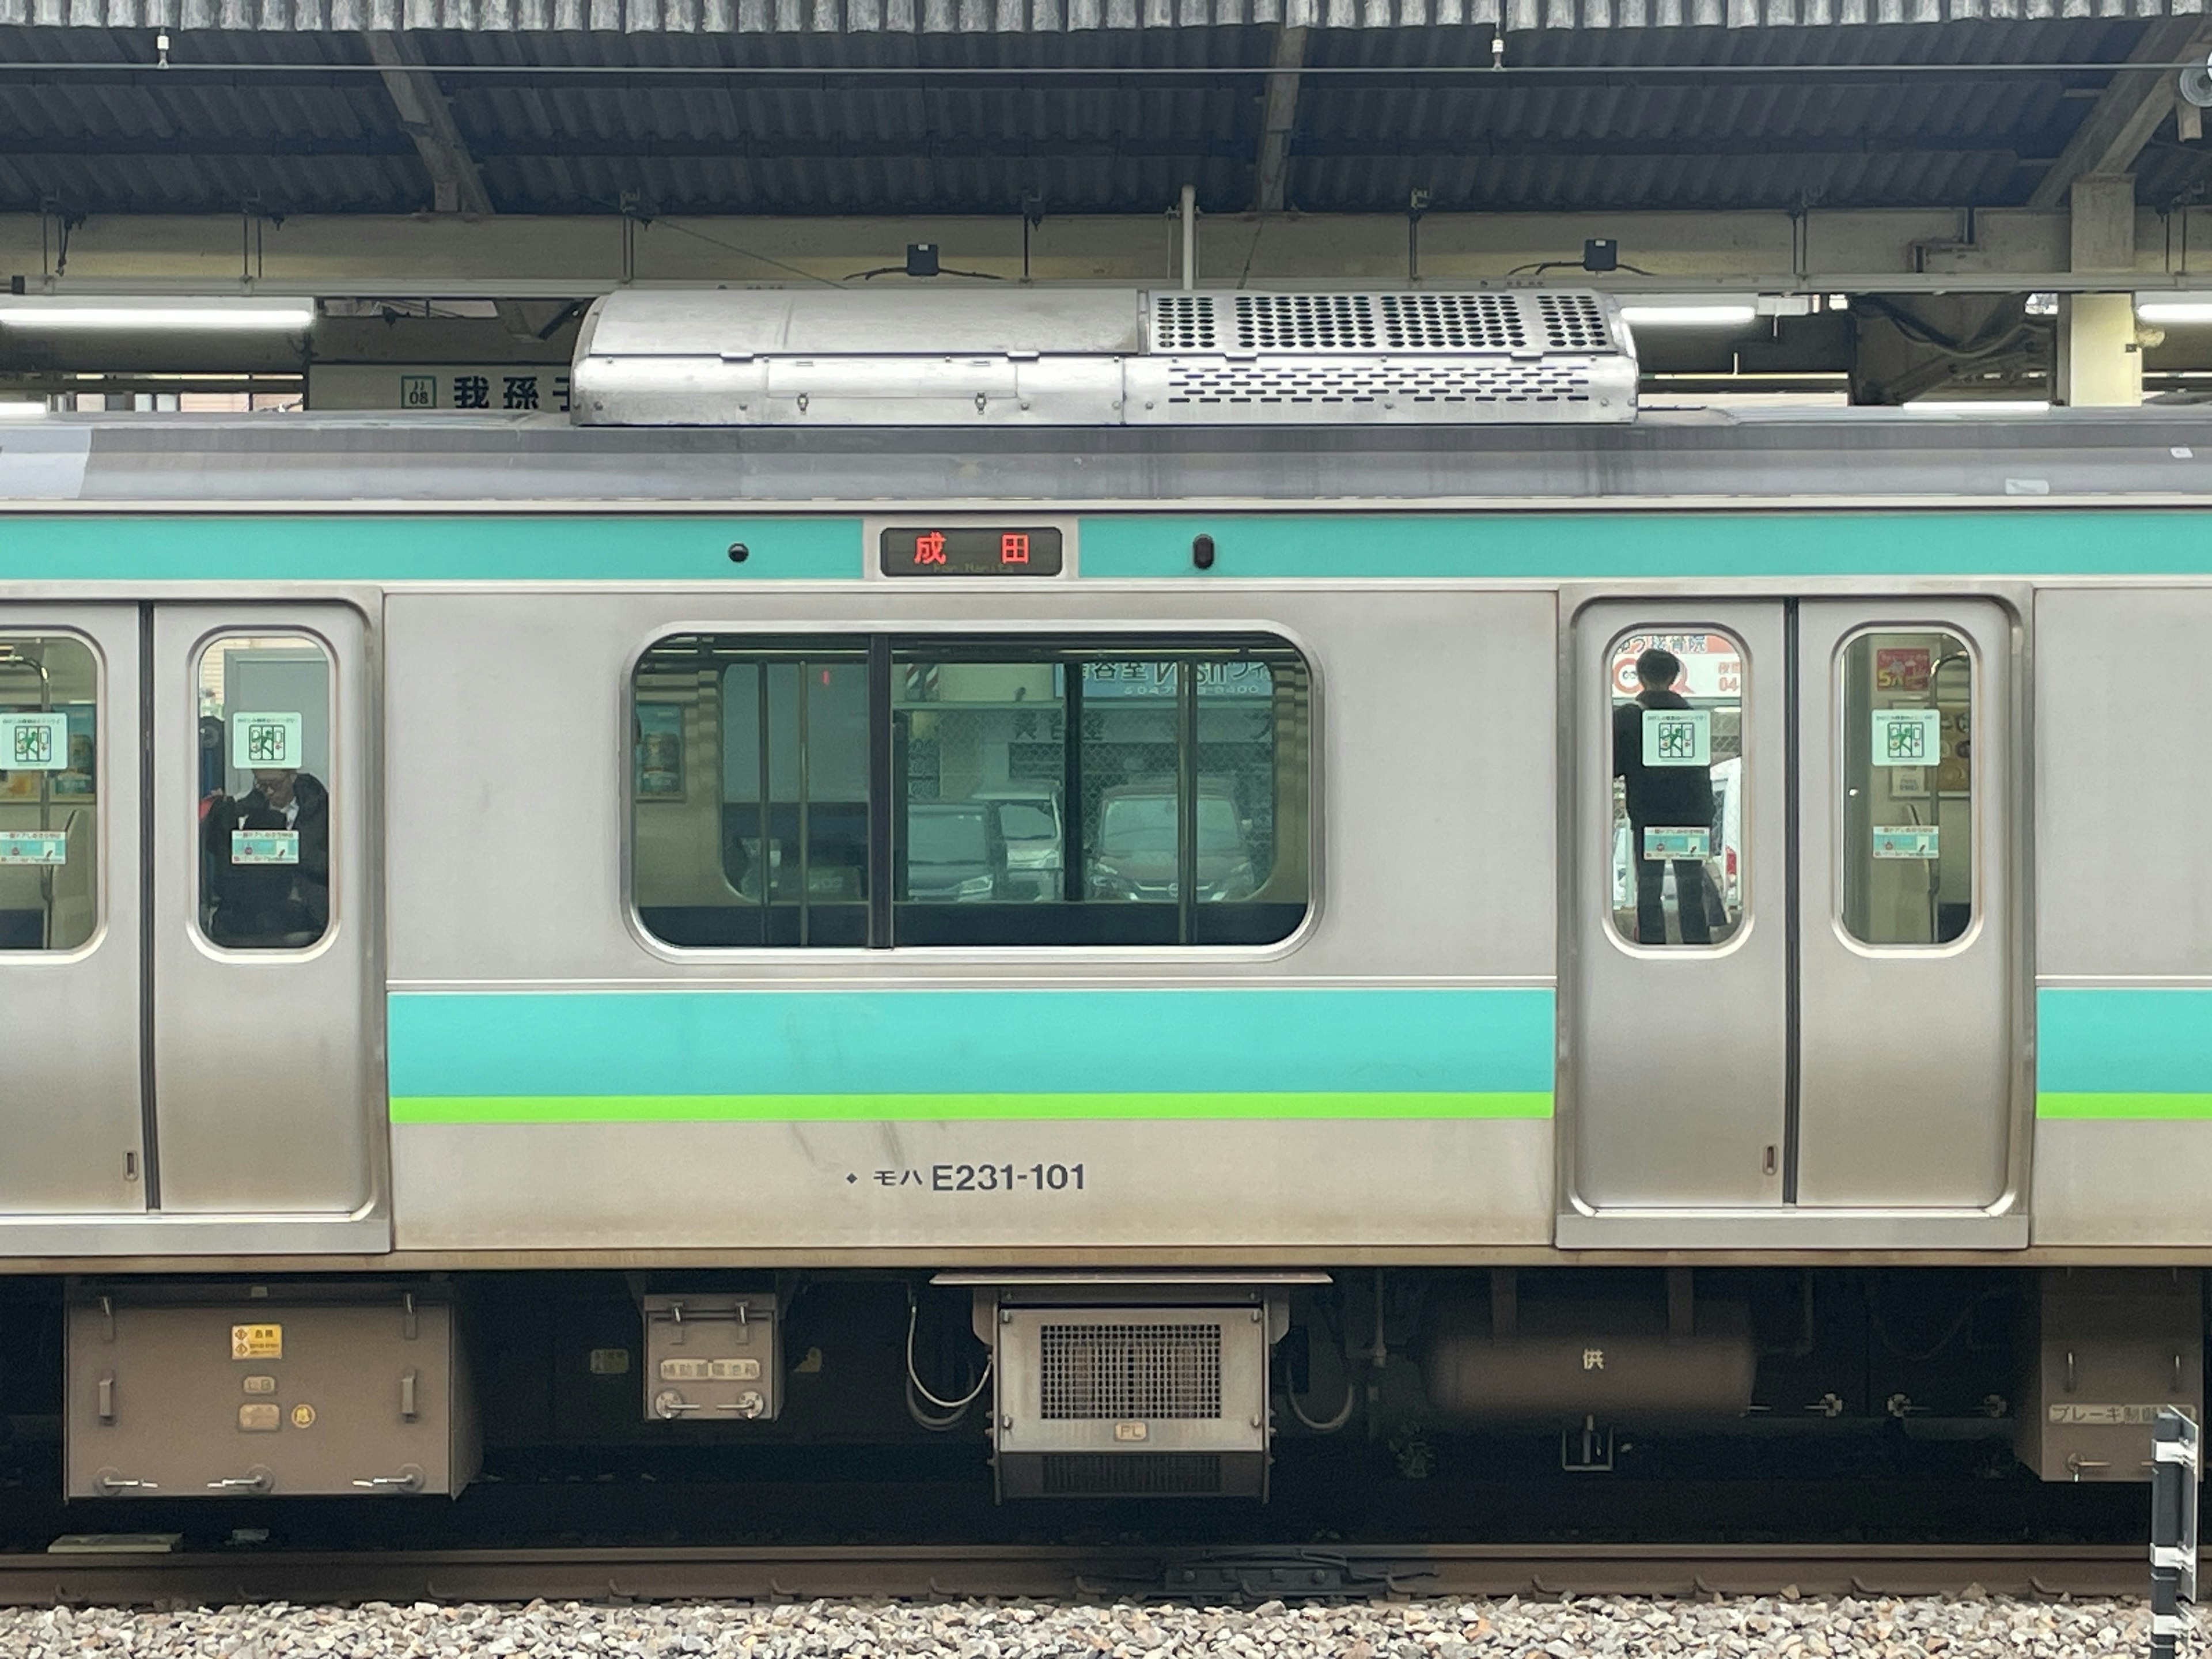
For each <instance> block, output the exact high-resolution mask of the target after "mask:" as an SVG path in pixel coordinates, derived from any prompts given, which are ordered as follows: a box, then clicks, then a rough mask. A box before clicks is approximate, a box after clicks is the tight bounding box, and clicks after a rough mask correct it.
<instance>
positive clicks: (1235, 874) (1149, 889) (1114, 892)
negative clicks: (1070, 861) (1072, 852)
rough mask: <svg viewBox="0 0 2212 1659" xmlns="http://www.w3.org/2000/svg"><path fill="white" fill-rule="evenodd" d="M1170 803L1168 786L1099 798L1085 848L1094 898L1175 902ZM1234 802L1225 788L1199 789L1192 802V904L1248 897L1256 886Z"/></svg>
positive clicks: (1131, 789)
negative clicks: (1195, 820)
mask: <svg viewBox="0 0 2212 1659" xmlns="http://www.w3.org/2000/svg"><path fill="white" fill-rule="evenodd" d="M1090 874H1091V896H1092V897H1093V898H1126V899H1143V900H1147V901H1151V902H1155V903H1163V902H1167V901H1168V900H1170V899H1172V898H1174V897H1175V896H1176V890H1175V887H1176V791H1175V787H1174V786H1173V785H1172V784H1131V785H1127V786H1125V787H1121V788H1115V789H1109V790H1108V791H1106V793H1104V794H1103V795H1101V796H1100V797H1099V798H1098V831H1097V836H1095V837H1094V838H1093V840H1092V842H1091V870H1090ZM1257 886H1258V882H1257V881H1256V880H1255V878H1254V874H1253V870H1252V859H1251V854H1250V853H1249V850H1248V849H1247V848H1246V846H1245V842H1244V825H1243V821H1242V820H1241V819H1240V818H1239V817H1237V802H1236V799H1235V798H1234V797H1233V796H1231V793H1229V791H1228V790H1227V789H1225V788H1208V787H1206V786H1205V785H1204V784H1202V783H1201V785H1200V788H1199V795H1198V898H1199V900H1200V902H1212V901H1216V900H1234V899H1243V898H1249V897H1250V896H1252V893H1253V890H1254V889H1255V888H1256V887H1257Z"/></svg>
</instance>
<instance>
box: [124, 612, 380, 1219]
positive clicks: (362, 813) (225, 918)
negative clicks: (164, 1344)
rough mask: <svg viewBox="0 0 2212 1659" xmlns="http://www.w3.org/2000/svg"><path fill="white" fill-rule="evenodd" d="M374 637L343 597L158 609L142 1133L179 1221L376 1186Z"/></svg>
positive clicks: (324, 1202)
mask: <svg viewBox="0 0 2212 1659" xmlns="http://www.w3.org/2000/svg"><path fill="white" fill-rule="evenodd" d="M367 652H368V629H367V627H366V625H365V623H364V622H363V619H362V616H361V614H360V613H359V612H358V611H355V610H353V609H352V608H351V607H349V606H346V605H272V606H261V607H252V608H246V607H239V606H226V605H164V606H161V607H160V608H159V609H158V610H157V611H156V612H155V628H154V649H153V665H154V673H155V683H156V684H157V686H159V687H160V688H161V690H163V691H165V692H167V693H168V695H167V696H163V697H161V699H160V702H161V710H162V714H163V715H164V716H165V719H164V729H163V730H162V732H161V737H162V738H164V739H165V740H164V741H161V742H160V743H157V744H156V745H155V763H154V775H155V800H156V805H157V809H158V810H157V812H156V815H155V816H156V827H155V832H154V846H155V862H154V871H155V874H154V879H155V914H156V915H157V916H158V918H159V920H160V926H159V927H157V928H156V930H155V945H154V974H153V980H154V1034H155V1058H154V1066H153V1080H154V1092H155V1111H154V1127H155V1139H156V1143H157V1146H158V1149H159V1156H160V1174H161V1206H162V1208H163V1210H164V1211H165V1212H171V1213H178V1214H201V1215H208V1214H213V1215H233V1216H258V1217H267V1218H272V1219H273V1218H277V1217H286V1216H289V1217H308V1216H313V1217H320V1218H327V1219H330V1220H332V1221H338V1220H342V1219H343V1218H346V1217H348V1216H349V1215H353V1214H355V1213H356V1212H362V1211H364V1210H365V1209H366V1208H367V1207H368V1205H369V1204H370V1201H371V1199H372V1196H373V1194H374V1185H375V1182H374V1175H375V1170H374V1159H375V1158H376V1156H377V1145H378V1143H377V1141H376V1139H375V1137H374V1125H375V1123H376V1122H377V1120H378V1118H379V1117H380V1113H379V1112H378V1110H377V1107H378V1105H379V1104H380V1101H381V1097H382V1092H383V1091H382V1086H381V1079H380V1075H379V1066H378V1064H377V1062H378V1060H379V1058H380V1054H381V1052H382V1047H383V1045H382V1043H381V1042H380V1040H379V1035H378V1029H377V1025H378V1022H377V1016H376V1010H377V1007H378V1006H379V1004H380V996H379V994H378V993H379V991H380V987H377V986H376V985H375V984H374V980H373V969H374V962H375V960H376V948H375V937H376V933H377V931H378V929H377V922H376V918H375V915H374V911H373V908H372V902H371V899H372V884H371V883H370V881H369V864H370V860H371V858H372V856H373V847H374V842H373V838H372V837H371V836H370V835H369V833H368V826H369V822H370V820H369V811H368V803H369V801H370V799H372V787H371V782H370V766H369V749H368V696H367V688H368V665H367V662H366V657H367Z"/></svg>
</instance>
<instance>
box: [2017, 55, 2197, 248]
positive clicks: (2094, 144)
mask: <svg viewBox="0 0 2212 1659" xmlns="http://www.w3.org/2000/svg"><path fill="white" fill-rule="evenodd" d="M2208 52H2212V22H2207V21H2205V20H2204V19H2203V18H2201V17H2166V18H2161V19H2160V20H2159V21H2156V22H2154V23H2153V24H2152V25H2151V26H2150V27H2148V28H2147V29H2145V30H2144V31H2143V33H2142V40H2138V41H2136V48H2135V50H2134V51H2133V52H2130V53H2129V54H2128V62H2129V63H2130V64H2156V65H2158V67H2156V68H2152V69H2134V68H2130V69H2123V70H2119V71H2118V72H2117V73H2116V74H2114V75H2113V76H2112V79H2111V80H2110V81H2109V82H2106V85H2105V89H2104V91H2103V92H2102V93H2100V94H2098V97H2097V101H2096V102H2095V103H2094V104H2093V105H2091V106H2090V107H2089V112H2088V113H2087V115H2085V116H2083V117H2082V118H2081V125H2080V126H2078V127H2076V128H2075V130H2074V137H2072V138H2071V139H2070V140H2069V141H2068V143H2067V145H2066V148H2065V149H2063V151H2061V152H2060V154H2059V157H2058V159H2057V161H2055V162H2053V163H2052V164H2051V171H2050V172H2048V173H2045V174H2044V175H2043V179H2042V182H2041V183H2039V185H2036V187H2035V193H2034V194H2033V195H2032V196H2030V197H2028V198H2027V205H2028V207H2029V208H2030V209H2031V210H2035V211H2039V212H2040V211H2048V210H2051V209H2053V208H2061V207H2063V206H2065V205H2066V202H2067V196H2068V193H2069V191H2072V189H2073V188H2074V185H2075V182H2076V181H2077V180H2079V179H2088V178H2093V177H2096V176H2099V175H2101V174H2109V173H2128V172H2130V171H2132V170H2133V168H2134V167H2135V164H2136V157H2137V156H2138V155H2142V151H2143V146H2144V145H2146V144H2148V143H2150V136H2151V134H2153V133H2154V132H2155V131H2158V125H2159V123H2160V121H2162V120H2164V119H2165V118H2166V114H2167V112H2169V111H2171V110H2172V108H2173V100H2174V76H2173V71H2172V70H2171V69H2169V68H2167V67H2166V65H2167V64H2174V63H2179V62H2183V61H2185V60H2187V59H2190V58H2195V59H2197V60H2198V61H2199V62H2202V61H2203V58H2204V57H2205V54H2206V53H2208Z"/></svg>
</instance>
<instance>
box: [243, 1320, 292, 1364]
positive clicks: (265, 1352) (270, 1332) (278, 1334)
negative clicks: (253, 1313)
mask: <svg viewBox="0 0 2212 1659" xmlns="http://www.w3.org/2000/svg"><path fill="white" fill-rule="evenodd" d="M230 1357H231V1358H233V1359H282V1358H283V1357H284V1328H283V1326H282V1325H233V1326H232V1327H231V1328H230Z"/></svg>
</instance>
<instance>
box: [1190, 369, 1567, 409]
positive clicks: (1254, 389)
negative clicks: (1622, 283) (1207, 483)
mask: <svg viewBox="0 0 2212 1659" xmlns="http://www.w3.org/2000/svg"><path fill="white" fill-rule="evenodd" d="M1589 397H1590V390H1589V374H1588V373H1587V372H1586V371H1585V370H1583V368H1580V367H1578V366H1577V365H1574V364H1571V363H1544V362H1528V363H1509V362H1487V363H1486V362H1452V363H1437V364H1433V365H1431V364H1428V363H1421V362H1404V363H1360V362H1350V363H1345V364H1342V365H1339V364H1335V363H1312V364H1287V363H1226V364H1222V365H1219V366H1218V367H1217V366H1215V365H1212V364H1203V365H1201V364H1195V363H1177V364H1176V365H1175V366H1174V367H1173V368H1171V369H1170V371H1169V374H1168V402H1169V404H1170V405H1189V406H1191V407H1193V408H1198V407H1206V406H1230V405H1235V404H1254V405H1264V404H1373V403H1383V402H1390V403H1398V404H1539V403H1542V404H1556V403H1570V404H1571V403H1588V402H1589Z"/></svg>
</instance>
